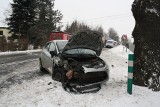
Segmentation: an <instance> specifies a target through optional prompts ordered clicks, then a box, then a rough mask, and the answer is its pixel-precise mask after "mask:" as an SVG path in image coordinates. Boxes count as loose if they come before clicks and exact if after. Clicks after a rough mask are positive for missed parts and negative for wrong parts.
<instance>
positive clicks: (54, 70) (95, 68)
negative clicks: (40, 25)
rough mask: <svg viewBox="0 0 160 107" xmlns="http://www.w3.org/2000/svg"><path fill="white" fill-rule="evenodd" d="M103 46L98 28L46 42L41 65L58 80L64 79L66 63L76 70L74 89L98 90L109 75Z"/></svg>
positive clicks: (73, 80)
mask: <svg viewBox="0 0 160 107" xmlns="http://www.w3.org/2000/svg"><path fill="white" fill-rule="evenodd" d="M102 48H103V43H102V35H101V34H100V33H98V32H95V31H90V30H89V31H88V30H87V31H81V32H78V33H77V34H75V35H73V36H72V38H71V39H70V40H69V41H67V40H54V41H50V42H48V43H46V45H45V46H44V48H43V50H42V53H41V55H40V59H39V60H40V69H41V70H43V69H46V70H47V71H48V72H50V73H51V74H52V78H53V79H54V80H56V81H60V82H64V81H62V80H64V78H65V76H66V73H67V72H68V71H67V69H65V66H66V63H67V64H68V66H69V67H70V69H71V70H73V72H74V73H73V78H72V79H71V80H69V81H70V88H72V91H73V90H74V91H77V92H80V93H84V92H90V91H97V90H99V89H100V86H101V84H102V83H104V82H105V81H107V80H108V79H109V67H108V65H107V63H106V62H105V61H104V60H103V59H101V58H100V57H99V55H100V54H101V51H102Z"/></svg>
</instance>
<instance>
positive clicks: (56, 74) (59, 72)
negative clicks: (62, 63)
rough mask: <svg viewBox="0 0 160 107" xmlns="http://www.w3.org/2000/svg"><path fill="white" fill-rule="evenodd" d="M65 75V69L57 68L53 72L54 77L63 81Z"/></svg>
mask: <svg viewBox="0 0 160 107" xmlns="http://www.w3.org/2000/svg"><path fill="white" fill-rule="evenodd" d="M62 77H63V70H62V69H60V68H56V69H55V70H54V73H53V74H52V79H53V80H56V81H59V82H61V81H62Z"/></svg>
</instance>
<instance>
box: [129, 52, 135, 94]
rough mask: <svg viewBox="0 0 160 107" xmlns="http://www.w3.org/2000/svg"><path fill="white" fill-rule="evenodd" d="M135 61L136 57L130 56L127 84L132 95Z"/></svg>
mask: <svg viewBox="0 0 160 107" xmlns="http://www.w3.org/2000/svg"><path fill="white" fill-rule="evenodd" d="M133 59H134V55H133V54H129V55H128V84H127V92H128V93H129V94H132V81H133Z"/></svg>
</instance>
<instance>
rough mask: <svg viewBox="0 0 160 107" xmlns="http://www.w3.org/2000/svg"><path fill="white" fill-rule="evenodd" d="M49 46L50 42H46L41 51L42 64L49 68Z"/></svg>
mask: <svg viewBox="0 0 160 107" xmlns="http://www.w3.org/2000/svg"><path fill="white" fill-rule="evenodd" d="M49 46H50V42H48V43H46V44H45V46H44V47H43V50H42V53H41V61H42V65H43V67H44V68H45V69H46V70H48V69H47V62H48V61H47V55H48V51H49Z"/></svg>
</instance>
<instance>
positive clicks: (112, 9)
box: [0, 0, 135, 37]
mask: <svg viewBox="0 0 160 107" xmlns="http://www.w3.org/2000/svg"><path fill="white" fill-rule="evenodd" d="M133 1H134V0H55V9H58V10H60V11H61V13H62V14H63V20H62V22H63V24H64V26H65V25H66V24H67V23H69V24H70V23H71V22H72V21H74V20H76V19H77V20H78V21H82V22H86V23H87V24H89V25H91V26H93V27H95V26H102V27H103V28H104V30H105V31H106V32H107V31H108V29H109V28H110V27H112V28H114V29H115V30H116V31H117V32H118V34H119V36H120V37H121V35H122V34H127V35H128V36H131V34H132V31H133V28H134V26H135V20H134V18H133V16H132V12H131V5H132V3H133ZM10 2H12V0H1V3H0V21H2V20H3V19H4V12H5V11H4V10H5V9H7V8H9V3H10ZM0 26H5V25H4V24H3V23H2V22H0Z"/></svg>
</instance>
